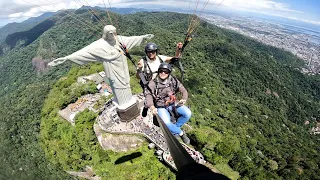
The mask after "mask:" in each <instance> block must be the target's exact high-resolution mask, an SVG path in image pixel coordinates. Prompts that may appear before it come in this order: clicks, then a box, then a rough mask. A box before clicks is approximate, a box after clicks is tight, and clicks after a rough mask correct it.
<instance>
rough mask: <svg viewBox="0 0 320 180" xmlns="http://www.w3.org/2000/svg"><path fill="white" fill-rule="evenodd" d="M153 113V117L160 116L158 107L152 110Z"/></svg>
mask: <svg viewBox="0 0 320 180" xmlns="http://www.w3.org/2000/svg"><path fill="white" fill-rule="evenodd" d="M151 112H152V114H153V115H156V114H158V109H157V108H156V107H155V108H152V109H151Z"/></svg>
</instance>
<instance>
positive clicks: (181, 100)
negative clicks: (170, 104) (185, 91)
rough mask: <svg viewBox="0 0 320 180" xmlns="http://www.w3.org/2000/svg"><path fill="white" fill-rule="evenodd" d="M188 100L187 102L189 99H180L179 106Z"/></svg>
mask: <svg viewBox="0 0 320 180" xmlns="http://www.w3.org/2000/svg"><path fill="white" fill-rule="evenodd" d="M186 102H187V100H185V99H180V101H179V102H178V106H183V105H184V104H185V103H186Z"/></svg>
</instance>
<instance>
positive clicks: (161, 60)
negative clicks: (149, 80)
mask: <svg viewBox="0 0 320 180" xmlns="http://www.w3.org/2000/svg"><path fill="white" fill-rule="evenodd" d="M157 57H158V58H159V59H160V62H161V63H163V62H164V61H163V60H162V59H161V57H160V56H158V55H157Z"/></svg>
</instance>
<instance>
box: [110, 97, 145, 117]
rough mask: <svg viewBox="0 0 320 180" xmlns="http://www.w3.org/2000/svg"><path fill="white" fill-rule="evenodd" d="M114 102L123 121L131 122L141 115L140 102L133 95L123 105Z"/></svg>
mask: <svg viewBox="0 0 320 180" xmlns="http://www.w3.org/2000/svg"><path fill="white" fill-rule="evenodd" d="M113 104H114V105H115V106H116V107H117V113H118V115H119V117H120V121H122V122H130V121H131V120H133V119H135V118H136V117H138V116H139V115H140V110H139V106H138V105H139V103H138V101H137V99H136V98H135V97H132V98H131V100H130V101H129V102H128V103H126V104H125V105H122V106H119V105H118V104H117V103H116V102H114V101H113Z"/></svg>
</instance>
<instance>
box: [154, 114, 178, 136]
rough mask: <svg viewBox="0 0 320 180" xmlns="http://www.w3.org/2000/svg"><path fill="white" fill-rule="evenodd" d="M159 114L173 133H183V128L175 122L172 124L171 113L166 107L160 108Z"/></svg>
mask: <svg viewBox="0 0 320 180" xmlns="http://www.w3.org/2000/svg"><path fill="white" fill-rule="evenodd" d="M158 115H159V117H160V118H161V119H162V121H163V122H164V123H165V124H166V125H167V127H168V128H169V130H170V131H171V132H172V133H173V134H181V132H182V131H181V129H180V128H179V127H177V126H176V125H175V124H172V122H171V119H170V113H169V112H168V111H167V110H166V109H165V108H158Z"/></svg>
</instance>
